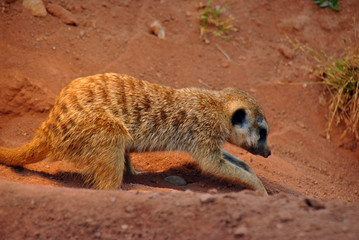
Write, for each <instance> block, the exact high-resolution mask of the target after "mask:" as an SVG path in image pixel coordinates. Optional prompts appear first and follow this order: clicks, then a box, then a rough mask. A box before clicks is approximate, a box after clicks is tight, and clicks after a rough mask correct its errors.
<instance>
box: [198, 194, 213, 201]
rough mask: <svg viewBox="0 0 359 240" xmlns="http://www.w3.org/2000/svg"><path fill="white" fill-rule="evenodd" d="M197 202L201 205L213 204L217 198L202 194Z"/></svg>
mask: <svg viewBox="0 0 359 240" xmlns="http://www.w3.org/2000/svg"><path fill="white" fill-rule="evenodd" d="M199 200H200V202H201V203H213V202H215V201H216V200H217V198H216V197H214V196H213V195H209V194H204V195H201V196H200V197H199Z"/></svg>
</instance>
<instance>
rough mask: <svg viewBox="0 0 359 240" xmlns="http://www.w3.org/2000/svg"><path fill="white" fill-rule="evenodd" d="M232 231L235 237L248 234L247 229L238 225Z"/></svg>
mask: <svg viewBox="0 0 359 240" xmlns="http://www.w3.org/2000/svg"><path fill="white" fill-rule="evenodd" d="M233 233H234V236H235V237H244V236H245V235H247V234H248V229H247V228H246V227H244V226H240V227H237V228H236V229H235V230H234V232H233Z"/></svg>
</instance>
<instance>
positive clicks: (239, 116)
mask: <svg viewBox="0 0 359 240" xmlns="http://www.w3.org/2000/svg"><path fill="white" fill-rule="evenodd" d="M246 116H247V113H246V110H244V109H238V110H237V111H235V112H234V113H233V115H232V118H231V122H232V125H243V123H244V121H245V120H246Z"/></svg>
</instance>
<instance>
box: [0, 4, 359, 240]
mask: <svg viewBox="0 0 359 240" xmlns="http://www.w3.org/2000/svg"><path fill="white" fill-rule="evenodd" d="M44 3H45V6H47V5H48V4H50V1H44ZM225 3H228V9H227V10H226V12H225V13H224V14H225V15H226V16H229V15H232V16H233V17H234V20H232V21H233V24H234V26H235V27H236V28H237V31H236V32H233V33H232V37H231V39H230V40H229V41H224V40H221V39H219V38H215V37H210V38H209V40H210V43H209V44H207V43H205V42H204V41H203V39H201V38H200V33H199V26H198V16H199V14H200V12H201V8H200V7H199V6H200V3H199V2H196V1H168V0H161V1H150V0H141V1H121V2H116V1H106V2H103V1H97V0H96V1H85V0H79V1H68V0H61V1H51V4H57V5H56V7H55V8H54V7H52V11H55V13H52V14H48V15H47V16H46V17H34V16H32V15H31V13H30V11H28V10H26V9H24V8H23V6H22V1H3V2H1V3H0V11H1V14H0V32H1V34H0V49H1V51H0V63H1V64H0V89H1V90H0V145H1V146H5V147H18V146H21V145H23V144H25V143H27V142H29V141H30V140H31V139H32V137H33V136H34V133H35V131H36V129H37V128H38V127H39V126H40V124H41V122H42V121H44V120H45V119H46V116H47V114H48V112H49V109H50V108H51V106H52V104H53V102H54V99H55V98H56V96H57V94H58V93H59V91H60V90H61V89H62V88H63V87H65V86H66V85H67V84H68V83H69V82H70V81H71V80H73V79H75V78H76V77H80V76H87V75H92V74H97V73H103V72H117V73H125V74H129V75H132V76H134V77H137V78H139V79H143V80H147V81H151V82H155V83H161V84H165V85H169V86H172V87H178V88H179V87H190V86H193V87H203V88H209V89H221V88H224V87H229V86H231V87H238V88H241V89H243V90H247V91H249V92H250V93H251V94H252V95H254V96H255V97H256V98H257V99H258V100H259V102H260V103H261V105H262V107H263V109H264V112H265V113H266V116H267V120H268V122H269V125H270V134H269V143H270V145H271V149H272V156H270V157H269V158H268V159H264V158H261V157H258V156H253V155H251V154H249V153H247V152H246V151H244V150H242V149H239V148H237V147H235V146H232V145H229V144H227V145H225V149H226V150H227V151H229V152H231V153H232V154H234V155H236V156H237V157H239V158H241V159H243V160H244V161H246V162H247V163H248V164H250V166H251V168H252V169H253V170H254V171H255V172H256V174H257V175H258V176H259V177H260V178H261V179H262V180H263V182H264V184H265V186H266V188H267V189H268V192H269V193H270V194H271V195H272V196H269V197H261V196H258V195H256V194H255V193H252V192H249V191H243V188H241V187H240V186H237V185H235V184H233V183H230V182H226V181H223V180H220V179H216V178H214V177H213V176H207V175H204V174H202V173H201V171H200V170H199V169H198V167H197V166H196V164H194V163H193V160H192V158H191V157H190V156H188V155H186V154H183V153H164V152H157V153H144V154H133V155H132V157H133V163H134V166H135V168H136V169H137V170H140V171H143V172H145V173H144V174H142V175H139V176H132V177H129V178H127V179H126V180H125V183H124V185H123V191H119V192H105V191H95V190H89V189H81V188H86V186H84V183H83V181H82V178H81V172H80V171H79V170H78V169H76V168H75V167H73V166H71V165H67V164H64V163H63V162H46V161H44V162H40V163H37V164H32V165H28V166H25V167H24V168H22V167H20V168H19V167H18V168H14V167H9V166H5V165H0V179H1V181H0V188H1V189H0V190H1V191H0V192H1V195H0V196H1V200H3V201H2V202H1V204H0V206H1V208H0V216H1V219H5V221H3V222H2V223H1V226H0V233H1V234H4V236H6V238H12V239H16V238H17V239H23V238H40V239H44V238H59V239H62V238H73V239H77V238H78V239H80V238H98V239H113V238H128V239H131V238H133V239H140V238H142V239H150V238H159V239H172V238H180V239H181V238H183V239H201V238H206V239H207V238H208V239H218V238H226V239H227V238H228V239H231V238H237V237H242V238H245V239H263V238H275V239H288V238H298V239H309V238H323V239H351V238H352V239H356V238H359V233H358V229H359V227H358V224H357V222H358V220H359V216H358V215H359V211H358V210H359V209H358V203H359V177H358V173H359V149H358V147H357V142H353V141H352V139H350V138H344V139H341V138H340V137H339V136H340V135H341V131H342V130H343V128H342V126H339V127H338V129H337V130H335V131H334V132H333V135H332V139H333V141H332V142H328V141H327V140H326V139H325V129H326V125H327V120H326V117H325V116H326V114H327V112H326V111H327V108H326V104H325V101H323V95H322V91H323V89H322V87H321V86H319V85H311V84H303V83H306V82H308V81H310V79H309V75H308V74H307V71H306V69H305V66H306V65H305V60H304V58H303V57H302V56H299V55H296V53H295V52H294V51H293V50H292V49H291V45H290V44H289V42H288V40H287V36H288V37H290V38H291V39H299V40H300V41H302V42H303V43H305V44H308V45H310V46H311V47H312V48H314V49H318V50H324V51H325V52H326V53H328V54H330V55H334V56H341V52H342V46H343V45H342V39H343V38H346V39H347V38H348V36H350V34H351V32H352V31H353V26H352V23H353V19H352V17H353V16H356V15H357V14H358V12H359V2H358V1H340V4H341V7H340V8H341V9H342V11H341V12H334V11H332V10H330V9H329V8H328V9H321V8H319V7H318V6H316V5H315V4H314V3H312V2H307V1H295V3H294V2H293V3H288V1H284V0H280V1H260V2H259V1H237V0H229V1H226V2H224V1H214V3H213V4H214V5H217V4H218V5H222V6H223V5H224V4H225ZM54 9H55V10H54ZM56 9H57V10H56ZM59 9H60V10H59ZM56 11H60V13H61V14H60V13H56ZM64 16H66V18H67V19H71V24H70V23H68V22H67V21H64V19H63V17H64ZM356 17H357V18H358V16H356ZM155 20H157V21H158V22H159V23H160V24H161V26H162V27H163V29H164V31H165V37H164V38H163V39H162V38H158V37H157V36H156V35H154V34H152V33H151V29H150V26H151V24H152V23H153V22H154V21H155ZM66 23H68V24H66ZM354 27H355V28H356V29H357V30H358V31H359V27H358V25H356V26H354ZM171 175H175V176H179V177H181V178H183V179H184V180H185V181H186V183H187V185H185V186H177V185H173V184H170V183H168V182H166V181H165V180H164V179H165V178H166V177H167V176H171ZM9 181H10V182H9ZM13 182H19V183H32V184H35V185H27V184H19V183H13ZM40 185H49V186H40ZM64 187H66V188H64ZM208 192H210V193H208ZM314 199H321V200H314ZM328 200H335V202H332V201H328ZM345 202H352V203H345ZM19 226H21V227H19Z"/></svg>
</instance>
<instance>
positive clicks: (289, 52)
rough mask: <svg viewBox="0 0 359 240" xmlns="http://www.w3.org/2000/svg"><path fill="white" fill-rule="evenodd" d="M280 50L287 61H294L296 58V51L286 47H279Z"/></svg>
mask: <svg viewBox="0 0 359 240" xmlns="http://www.w3.org/2000/svg"><path fill="white" fill-rule="evenodd" d="M278 50H279V52H280V53H281V54H282V55H283V56H284V57H285V58H287V59H293V58H294V56H295V53H294V51H293V50H292V49H290V48H289V47H287V46H285V45H281V46H279V48H278Z"/></svg>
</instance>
